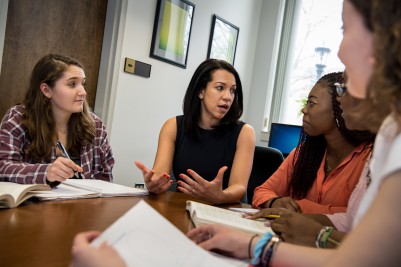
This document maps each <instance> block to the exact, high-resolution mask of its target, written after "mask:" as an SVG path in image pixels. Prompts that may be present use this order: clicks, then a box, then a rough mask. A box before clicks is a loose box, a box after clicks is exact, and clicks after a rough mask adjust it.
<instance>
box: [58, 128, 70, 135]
mask: <svg viewBox="0 0 401 267" xmlns="http://www.w3.org/2000/svg"><path fill="white" fill-rule="evenodd" d="M57 132H60V133H62V134H67V132H68V129H65V130H61V129H59V128H57Z"/></svg>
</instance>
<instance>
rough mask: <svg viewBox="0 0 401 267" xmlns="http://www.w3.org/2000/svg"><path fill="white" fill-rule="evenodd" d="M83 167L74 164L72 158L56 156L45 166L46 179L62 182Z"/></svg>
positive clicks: (80, 170)
mask: <svg viewBox="0 0 401 267" xmlns="http://www.w3.org/2000/svg"><path fill="white" fill-rule="evenodd" d="M82 171H83V169H82V168H81V167H80V166H79V165H77V164H75V163H74V162H73V161H72V160H70V159H67V158H64V157H58V158H57V159H56V160H55V161H54V162H53V163H52V164H50V166H49V167H48V168H47V175H46V179H47V180H48V181H49V182H55V181H58V182H64V181H65V180H67V179H68V178H71V177H73V176H74V174H75V172H82Z"/></svg>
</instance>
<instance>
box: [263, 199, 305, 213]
mask: <svg viewBox="0 0 401 267" xmlns="http://www.w3.org/2000/svg"><path fill="white" fill-rule="evenodd" d="M268 203H269V202H268ZM271 207H272V208H284V209H287V210H289V211H295V212H301V208H300V207H299V205H298V203H297V202H296V201H295V200H294V199H293V198H290V197H281V198H279V199H276V200H275V201H274V203H273V205H272V206H271Z"/></svg>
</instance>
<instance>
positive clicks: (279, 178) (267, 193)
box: [252, 149, 295, 208]
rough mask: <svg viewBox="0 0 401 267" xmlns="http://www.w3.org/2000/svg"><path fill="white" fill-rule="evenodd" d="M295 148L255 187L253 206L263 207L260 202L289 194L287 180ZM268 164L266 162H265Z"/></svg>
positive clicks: (290, 171) (291, 167) (291, 168)
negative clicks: (275, 169) (273, 171)
mask: <svg viewBox="0 0 401 267" xmlns="http://www.w3.org/2000/svg"><path fill="white" fill-rule="evenodd" d="M294 152H295V149H294V150H293V151H292V152H291V153H290V154H289V155H288V157H287V158H286V159H285V160H284V161H283V163H282V164H281V165H280V167H279V168H278V169H277V171H276V172H275V173H273V175H272V176H270V177H269V178H268V179H267V180H266V181H265V182H264V183H263V184H262V185H260V186H258V187H256V188H255V192H254V195H253V199H252V206H253V207H255V208H263V206H262V204H264V203H265V202H266V201H268V200H269V199H271V198H273V197H277V196H280V197H286V196H289V190H288V182H289V180H290V175H291V173H292V170H293V168H294V166H293V163H292V161H293V159H294ZM266 164H268V163H266Z"/></svg>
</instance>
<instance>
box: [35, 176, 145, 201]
mask: <svg viewBox="0 0 401 267" xmlns="http://www.w3.org/2000/svg"><path fill="white" fill-rule="evenodd" d="M147 194H148V191H147V190H145V189H139V188H134V187H128V186H124V185H120V184H115V183H111V182H106V181H102V180H95V179H68V180H66V181H64V182H62V183H61V184H59V185H58V186H57V187H55V188H52V190H51V191H43V192H40V193H36V194H35V196H36V197H38V198H39V199H41V200H57V199H60V200H61V199H78V198H95V197H122V196H143V195H147Z"/></svg>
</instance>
